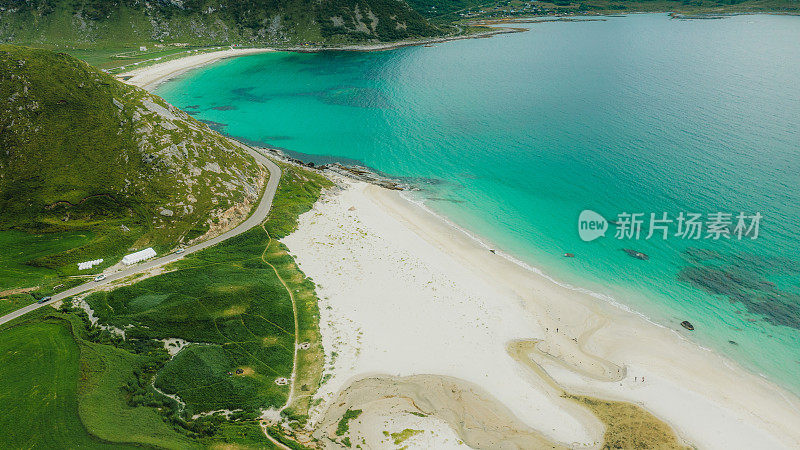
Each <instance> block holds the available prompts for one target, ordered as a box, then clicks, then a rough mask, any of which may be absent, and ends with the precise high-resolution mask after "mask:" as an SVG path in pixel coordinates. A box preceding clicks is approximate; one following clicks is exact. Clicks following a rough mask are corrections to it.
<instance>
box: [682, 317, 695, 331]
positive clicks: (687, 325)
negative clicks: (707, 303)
mask: <svg viewBox="0 0 800 450" xmlns="http://www.w3.org/2000/svg"><path fill="white" fill-rule="evenodd" d="M681 326H682V327H683V328H686V329H687V330H689V331H694V325H692V323H691V322H689V321H688V320H684V321H683V322H681Z"/></svg>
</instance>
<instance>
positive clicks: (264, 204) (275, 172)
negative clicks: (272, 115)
mask: <svg viewBox="0 0 800 450" xmlns="http://www.w3.org/2000/svg"><path fill="white" fill-rule="evenodd" d="M234 142H235V141H234ZM239 146H240V147H242V148H243V149H244V150H246V151H247V152H248V153H249V154H251V155H253V157H254V158H255V159H256V161H258V162H259V163H261V164H262V165H264V166H266V168H267V170H269V181H267V187H266V189H265V190H264V195H263V197H262V198H261V202H260V203H259V204H258V206H257V207H256V210H255V212H254V213H253V214H252V215H251V216H250V217H249V218H248V219H247V220H245V221H244V222H242V223H240V224H239V225H238V226H237V227H236V228H234V229H232V230H230V231H228V232H226V233H223V234H221V235H219V236H217V237H215V238H213V239H209V240H207V241H203V242H201V243H199V244H196V245H193V246H191V247H187V248H186V250H185V251H184V252H183V253H181V254H174V253H171V254H169V255H166V256H162V257H160V258H156V259H151V260H149V261H145V262H142V263H139V264H136V265H133V266H131V267H128V268H125V269H123V270H120V271H117V272H113V273H110V274H108V276H107V277H106V279H105V280H103V281H99V282H96V281H90V282H88V283H85V284H82V285H80V286H75V287H74V288H71V289H67V290H66V291H63V292H59V293H58V294H55V295H53V298H52V299H51V300H50V301H48V302H47V303H34V304H32V305H28V306H26V307H24V308H20V309H18V310H16V311H14V312H12V313H9V314H6V315H5V316H3V317H0V325H2V324H4V323H6V322H8V321H9V320H13V319H16V318H17V317H19V316H21V315H23V314H26V313H29V312H31V311H33V310H35V309H38V308H41V307H42V306H45V305H49V304H50V303H53V302H57V301H59V300H62V299H65V298H67V297H71V296H73V295H76V294H80V293H81V292H85V291H88V290H91V289H95V288H97V287H99V286H103V285H106V284H108V283H111V282H113V281H116V280H119V279H121V278H125V277H129V276H131V275H134V274H137V273H141V272H145V271H147V270H150V269H152V268H154V267H159V266H163V265H164V264H169V263H171V262H173V261H177V260H179V259H181V258H182V257H184V256H186V255H188V254H190V253H194V252H196V251H200V250H202V249H204V248H208V247H211V246H212V245H215V244H218V243H220V242H222V241H224V240H226V239H230V238H232V237H234V236H236V235H238V234H242V233H244V232H245V231H247V230H249V229H250V228H253V227H254V226H257V225H260V224H261V222H263V221H264V219H266V218H267V214H269V210H270V208H272V199H273V198H275V192H276V190H277V189H278V181H280V178H281V169H280V168H278V166H277V165H276V164H275V163H274V162H272V161H270V160H269V159H268V158H267V157H265V156H264V155H262V154H261V153H258V152H257V151H256V150H253V149H251V148H250V147H247V146H245V145H244V144H239Z"/></svg>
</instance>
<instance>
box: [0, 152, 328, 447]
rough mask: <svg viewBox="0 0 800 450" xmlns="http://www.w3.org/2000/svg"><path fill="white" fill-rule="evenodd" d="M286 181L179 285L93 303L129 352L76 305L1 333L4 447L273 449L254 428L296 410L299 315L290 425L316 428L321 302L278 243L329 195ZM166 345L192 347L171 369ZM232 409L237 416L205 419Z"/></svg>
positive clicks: (191, 262) (306, 179) (133, 289)
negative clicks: (265, 210)
mask: <svg viewBox="0 0 800 450" xmlns="http://www.w3.org/2000/svg"><path fill="white" fill-rule="evenodd" d="M283 171H284V175H283V176H282V177H281V183H280V186H279V189H278V192H277V194H276V198H275V203H274V205H275V208H274V209H273V210H272V212H271V214H270V217H269V218H268V220H267V221H266V222H265V223H264V224H263V228H262V227H256V228H253V229H252V230H250V231H248V232H246V233H243V234H241V235H239V236H237V237H235V238H232V239H229V240H227V241H225V242H222V243H220V244H218V245H216V246H214V247H211V248H208V249H205V250H203V251H200V252H197V253H194V254H191V255H187V257H186V258H185V259H184V260H181V261H179V262H176V263H175V264H174V265H173V266H172V267H171V269H173V271H171V272H169V273H166V274H162V275H159V276H155V277H152V278H149V279H146V280H143V281H140V282H138V283H135V284H133V285H130V286H126V287H121V288H118V289H115V290H113V291H111V292H98V293H95V294H92V295H91V296H89V297H87V301H88V303H89V304H91V305H92V306H93V307H94V308H95V314H96V316H97V317H98V318H99V319H100V324H101V325H104V326H105V325H111V326H116V327H119V328H124V329H125V339H122V338H121V337H120V336H119V335H117V334H116V333H114V332H110V331H108V330H104V329H103V328H101V327H98V326H92V325H91V323H90V322H89V320H88V316H87V315H86V313H85V312H84V311H83V310H80V309H77V308H73V307H72V306H71V305H69V304H65V305H64V306H63V307H62V308H61V310H60V311H58V312H56V311H54V310H52V309H50V308H42V309H39V310H37V311H34V312H33V313H30V314H28V315H25V316H23V317H22V318H19V319H16V320H14V321H12V322H9V323H6V324H4V325H0V379H2V380H3V381H2V383H0V401H2V402H4V404H9V405H11V407H9V408H5V409H0V442H3V443H4V444H7V445H6V446H10V447H26V446H34V447H45V448H52V447H64V448H74V447H80V448H96V447H107V446H109V444H112V443H113V444H115V445H117V446H118V445H121V444H133V445H136V446H156V447H160V448H193V447H214V448H217V447H225V448H228V447H231V448H239V447H237V445H238V446H242V447H243V448H271V446H270V444H269V442H268V441H267V440H266V436H265V435H264V433H263V431H262V430H261V428H260V426H259V424H258V422H257V421H256V420H254V417H256V416H257V415H258V414H259V413H260V410H261V409H262V408H267V407H278V408H280V407H281V406H283V404H284V403H285V402H286V399H287V395H288V393H289V388H290V386H288V385H278V384H276V383H275V380H276V378H279V377H289V376H290V375H291V373H292V367H293V354H294V342H295V321H294V312H295V311H296V313H297V327H298V341H299V342H307V343H308V346H304V348H303V349H302V350H299V351H298V358H297V368H296V372H297V374H298V375H297V382H296V383H295V389H296V392H295V396H294V402H293V403H292V404H291V405H289V408H288V409H287V410H284V415H285V416H287V419H288V420H289V422H291V423H292V424H294V425H295V426H296V425H297V424H299V423H303V422H304V421H305V420H306V419H307V413H308V408H309V406H310V405H309V401H310V396H311V395H312V394H313V393H314V392H315V390H316V389H317V387H318V386H319V383H320V381H321V376H322V366H323V359H324V356H323V352H322V344H321V339H320V335H319V311H318V310H317V298H316V296H315V294H314V284H313V282H312V281H311V280H310V279H308V278H306V277H305V275H304V274H303V273H302V272H301V271H300V270H299V269H298V268H297V266H296V265H295V264H294V261H293V260H292V258H291V256H289V255H288V253H287V252H286V249H285V247H283V246H282V245H281V244H280V243H279V242H277V241H276V240H275V239H274V237H280V236H283V235H284V234H285V233H288V232H290V231H291V230H292V229H294V228H295V227H296V224H297V222H296V221H297V216H298V215H299V214H301V213H303V212H305V211H307V210H308V209H309V208H310V207H311V205H312V204H313V203H314V201H316V199H317V197H318V196H319V194H320V191H321V189H322V188H324V187H326V186H330V182H329V181H328V180H326V179H324V178H322V177H321V176H319V175H317V174H313V173H310V172H307V171H304V170H302V169H299V168H295V167H288V166H287V167H283ZM290 293H291V294H290ZM165 338H183V339H185V340H186V341H188V342H187V344H188V346H186V347H184V348H183V349H182V350H180V351H179V352H177V354H175V355H174V356H170V355H169V354H168V353H167V351H166V349H165V343H164V342H163V341H162V339H165ZM306 347H307V348H306ZM237 369H241V373H237ZM156 388H158V389H160V390H161V391H162V392H166V393H168V394H177V396H178V398H177V400H176V399H173V398H169V397H167V396H165V395H163V394H162V393H161V392H159V391H158V390H156ZM220 408H227V409H230V410H232V411H235V412H234V414H232V415H231V416H230V417H229V418H227V419H226V418H225V417H224V416H223V415H221V414H216V415H211V416H199V417H193V415H194V414H195V413H200V412H210V411H214V410H217V409H220ZM19 423H24V424H27V425H26V426H17V425H18V424H19ZM281 433H283V432H281ZM281 439H285V440H287V441H288V440H291V436H283V437H281ZM232 444H236V445H232Z"/></svg>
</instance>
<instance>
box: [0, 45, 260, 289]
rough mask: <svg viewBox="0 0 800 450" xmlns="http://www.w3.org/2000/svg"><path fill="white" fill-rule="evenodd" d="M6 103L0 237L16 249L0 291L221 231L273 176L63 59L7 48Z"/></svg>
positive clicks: (137, 92)
mask: <svg viewBox="0 0 800 450" xmlns="http://www.w3.org/2000/svg"><path fill="white" fill-rule="evenodd" d="M0 98H2V99H3V102H2V104H0V242H2V243H3V247H4V248H8V249H13V251H8V252H4V254H3V255H2V256H0V291H3V290H6V289H11V288H18V287H24V286H32V285H36V284H38V283H39V282H40V281H41V280H42V279H43V278H46V277H47V276H48V275H53V274H54V272H53V271H57V274H60V275H72V274H76V273H77V266H76V263H77V262H81V261H86V260H92V259H97V258H103V259H105V260H106V261H105V265H108V264H110V263H112V262H116V261H118V260H119V257H120V256H121V255H122V254H123V253H125V252H127V251H129V250H130V249H132V248H134V249H138V248H142V247H147V246H155V247H156V249H157V250H169V249H171V248H173V247H174V246H176V245H177V244H178V243H179V242H180V241H184V242H185V241H189V240H191V239H194V238H197V237H199V236H201V235H203V234H205V233H207V232H209V230H211V231H210V232H211V233H215V232H218V230H219V229H221V228H223V227H224V226H226V224H227V226H231V225H232V224H233V223H238V221H240V220H241V219H243V218H244V217H245V216H246V215H247V214H249V211H250V207H251V205H253V204H254V203H255V202H256V201H257V199H258V197H259V195H260V192H261V186H262V185H263V182H264V176H265V175H264V174H262V170H261V168H260V167H259V166H258V165H257V164H256V163H255V160H253V158H252V157H250V156H249V155H247V154H246V153H245V152H243V151H242V150H241V149H240V148H238V147H237V146H235V145H234V144H233V143H231V142H230V141H228V140H227V139H225V138H224V137H222V136H220V135H219V134H217V133H215V132H213V131H211V130H210V129H209V128H208V127H207V126H206V125H204V124H202V123H200V122H198V121H196V120H195V119H193V118H191V117H190V116H189V115H187V114H186V113H184V112H182V111H180V110H178V109H176V108H174V107H172V106H171V105H168V104H167V103H166V102H164V101H163V100H161V99H160V98H158V97H155V96H153V95H151V94H149V93H147V92H145V91H144V90H141V89H138V88H135V87H131V86H128V85H125V84H123V83H120V82H119V81H117V80H115V79H114V78H112V77H111V76H109V75H107V74H105V73H103V72H101V71H99V70H97V69H95V68H93V67H91V66H89V65H87V64H86V63H84V62H81V61H79V60H77V59H74V58H72V57H70V56H67V55H65V54H56V53H51V52H48V51H44V50H34V49H29V48H23V47H14V46H3V45H0ZM100 267H103V266H100Z"/></svg>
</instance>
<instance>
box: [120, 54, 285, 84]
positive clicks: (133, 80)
mask: <svg viewBox="0 0 800 450" xmlns="http://www.w3.org/2000/svg"><path fill="white" fill-rule="evenodd" d="M272 51H274V50H273V49H270V48H229V49H226V50H219V51H214V52H206V53H197V54H195V55H190V56H185V57H182V58H177V59H172V60H169V61H164V62H161V63H157V64H153V65H150V66H145V67H141V68H138V69H134V70H131V71H130V72H126V73H122V74H119V75H118V77H119V78H120V79H122V81H124V82H125V83H128V84H132V85H134V86H138V87H140V88H143V89H147V90H153V89H154V88H155V87H156V86H158V85H159V84H161V83H163V82H165V81H167V80H169V79H170V78H174V77H177V76H178V75H180V74H182V73H185V72H187V71H189V70H191V69H195V68H198V67H202V66H204V65H206V64H211V63H213V62H216V61H219V60H221V59H225V58H234V57H237V56H245V55H254V54H257V53H267V52H272Z"/></svg>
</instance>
